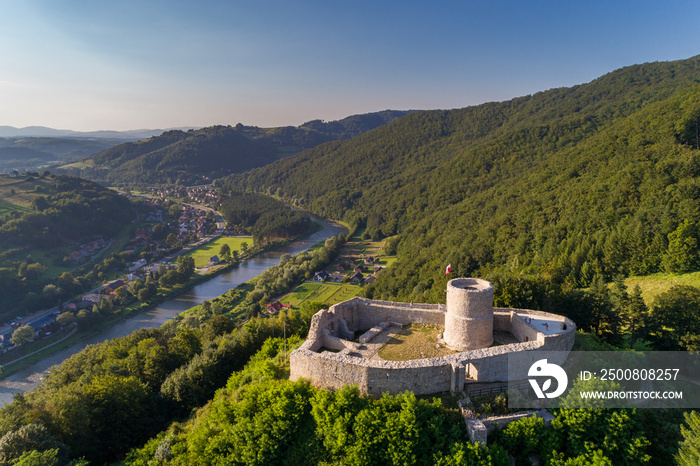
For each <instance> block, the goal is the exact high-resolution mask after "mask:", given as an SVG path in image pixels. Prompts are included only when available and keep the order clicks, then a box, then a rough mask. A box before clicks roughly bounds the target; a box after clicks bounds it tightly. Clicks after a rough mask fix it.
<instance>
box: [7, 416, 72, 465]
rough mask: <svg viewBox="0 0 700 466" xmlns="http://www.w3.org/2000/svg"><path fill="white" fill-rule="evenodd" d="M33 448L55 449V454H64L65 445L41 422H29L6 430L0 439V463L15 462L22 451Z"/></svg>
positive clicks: (41, 449)
mask: <svg viewBox="0 0 700 466" xmlns="http://www.w3.org/2000/svg"><path fill="white" fill-rule="evenodd" d="M33 450H39V451H44V450H55V452H56V456H59V455H58V454H59V451H60V452H61V455H60V456H64V455H65V453H66V451H65V450H66V446H65V445H64V444H62V443H61V442H58V441H57V440H56V439H55V438H54V437H53V436H52V435H51V434H50V433H49V431H48V430H47V429H46V427H44V426H43V425H41V424H36V423H31V424H26V425H23V426H21V427H19V428H18V429H17V430H11V431H9V432H7V433H6V434H5V435H3V437H2V438H1V439H0V463H2V464H3V465H5V464H8V465H9V464H15V461H16V460H17V459H19V458H20V457H22V455H23V454H24V453H27V452H31V451H33Z"/></svg>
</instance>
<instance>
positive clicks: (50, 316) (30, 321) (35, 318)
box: [0, 194, 226, 339]
mask: <svg viewBox="0 0 700 466" xmlns="http://www.w3.org/2000/svg"><path fill="white" fill-rule="evenodd" d="M138 196H141V197H150V198H154V196H148V195H145V194H139V195H138ZM183 205H186V206H189V207H192V208H195V209H199V210H209V211H211V212H213V213H214V217H215V218H216V230H215V231H214V233H212V234H211V235H208V236H205V237H203V238H202V239H200V240H199V241H198V242H196V243H194V244H191V245H188V246H186V247H184V248H182V249H181V250H179V251H178V252H176V253H175V254H171V255H169V256H167V257H164V258H163V259H160V260H157V261H155V262H152V263H151V264H146V265H145V266H144V267H148V266H153V265H160V264H162V263H165V262H170V261H172V260H173V259H175V258H176V257H178V256H179V255H182V254H184V253H187V252H189V251H192V250H193V249H196V248H198V247H199V246H202V245H204V244H207V243H209V242H211V241H213V240H215V239H216V238H218V237H219V236H221V235H222V233H223V232H224V230H225V229H226V222H225V221H224V217H223V216H222V215H221V214H220V213H219V212H217V211H216V210H214V209H212V208H211V207H207V206H203V205H198V204H188V203H186V204H183ZM121 279H122V280H125V279H126V276H123V277H121ZM103 286H104V284H103V285H100V286H98V287H97V288H95V289H93V290H90V291H87V292H85V293H81V294H91V293H98V292H99V290H100V289H102V287H103ZM59 313H60V310H59V309H58V306H54V307H52V308H51V309H46V310H43V311H39V312H35V313H34V314H31V315H28V316H26V317H17V318H16V319H15V320H14V321H13V322H15V323H17V324H19V325H20V326H21V325H31V326H32V327H34V329H35V330H39V329H41V328H42V327H43V326H44V325H45V324H50V323H52V322H54V321H55V320H56V316H57V315H58V314H59ZM11 324H12V322H10V325H2V326H0V338H3V339H4V338H7V336H8V335H11V334H12V332H14V331H15V329H14V328H12V325H11Z"/></svg>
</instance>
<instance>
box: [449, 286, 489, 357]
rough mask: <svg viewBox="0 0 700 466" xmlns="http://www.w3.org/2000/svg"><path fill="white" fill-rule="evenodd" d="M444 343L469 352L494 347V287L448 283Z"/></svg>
mask: <svg viewBox="0 0 700 466" xmlns="http://www.w3.org/2000/svg"><path fill="white" fill-rule="evenodd" d="M443 338H444V340H445V343H447V345H448V346H449V347H451V348H453V349H456V350H459V351H468V350H474V349H479V348H487V347H489V346H491V345H492V344H493V285H492V284H491V283H489V282H487V281H486V280H481V279H478V278H455V279H454V280H450V281H449V282H447V312H446V314H445V333H444V335H443Z"/></svg>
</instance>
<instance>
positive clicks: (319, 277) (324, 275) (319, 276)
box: [314, 270, 329, 282]
mask: <svg viewBox="0 0 700 466" xmlns="http://www.w3.org/2000/svg"><path fill="white" fill-rule="evenodd" d="M328 277H329V275H328V272H326V271H325V270H321V271H320V272H316V274H315V275H314V281H315V282H325V281H326V280H328Z"/></svg>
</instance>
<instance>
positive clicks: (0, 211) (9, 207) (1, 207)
mask: <svg viewBox="0 0 700 466" xmlns="http://www.w3.org/2000/svg"><path fill="white" fill-rule="evenodd" d="M15 210H18V211H20V212H29V210H30V209H29V208H28V207H23V206H21V205H17V204H13V203H11V202H8V201H5V200H2V199H0V215H4V214H6V213H9V212H13V211H15Z"/></svg>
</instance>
